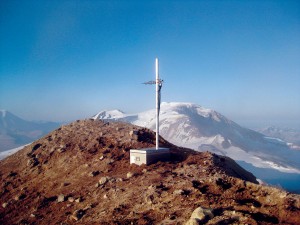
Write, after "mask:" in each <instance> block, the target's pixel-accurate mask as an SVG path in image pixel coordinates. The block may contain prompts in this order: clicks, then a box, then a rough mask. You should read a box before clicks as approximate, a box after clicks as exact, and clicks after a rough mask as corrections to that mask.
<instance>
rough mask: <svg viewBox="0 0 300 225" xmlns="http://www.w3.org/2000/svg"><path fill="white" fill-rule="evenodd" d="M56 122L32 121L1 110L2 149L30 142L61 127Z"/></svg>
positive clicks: (0, 145)
mask: <svg viewBox="0 0 300 225" xmlns="http://www.w3.org/2000/svg"><path fill="white" fill-rule="evenodd" d="M59 126H60V124H59V123H55V122H32V121H26V120H24V119H21V118H20V117H18V116H16V115H14V114H12V113H11V112H9V111H6V110H0V151H5V150H8V149H12V148H17V147H19V146H21V145H24V144H28V143H30V142H32V141H34V140H36V139H38V138H40V137H42V136H43V135H45V134H47V133H49V132H50V131H52V130H54V129H55V128H57V127H59Z"/></svg>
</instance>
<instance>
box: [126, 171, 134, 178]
mask: <svg viewBox="0 0 300 225" xmlns="http://www.w3.org/2000/svg"><path fill="white" fill-rule="evenodd" d="M133 175H134V174H133V173H131V172H128V173H127V174H126V177H127V178H131V177H133Z"/></svg>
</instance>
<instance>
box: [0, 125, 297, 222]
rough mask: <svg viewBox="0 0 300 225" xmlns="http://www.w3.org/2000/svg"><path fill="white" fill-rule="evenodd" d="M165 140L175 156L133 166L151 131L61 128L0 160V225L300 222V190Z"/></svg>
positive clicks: (149, 141) (150, 140)
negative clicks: (133, 152)
mask: <svg viewBox="0 0 300 225" xmlns="http://www.w3.org/2000/svg"><path fill="white" fill-rule="evenodd" d="M160 145H161V146H163V147H168V148H170V151H171V158H170V161H168V162H157V163H155V164H152V165H149V166H146V165H142V166H137V165H130V164H129V151H130V149H131V148H134V149H137V148H146V147H154V146H155V133H154V132H152V131H150V130H148V129H146V128H142V127H138V126H134V125H130V124H126V123H121V122H104V121H94V120H83V121H76V122H73V123H71V124H69V125H66V126H62V127H60V128H59V129H57V130H55V131H53V132H51V133H49V134H48V135H46V136H45V137H43V138H41V139H39V140H37V141H35V142H33V143H32V144H31V145H28V146H27V147H25V148H24V149H23V150H21V151H19V152H17V153H15V154H14V155H11V156H9V157H8V158H6V159H4V160H2V161H0V179H1V189H0V204H1V205H0V224H10V225H12V224H36V225H44V224H45V225H46V224H47V225H48V224H60V225H67V224H89V225H93V224H300V196H299V195H295V194H291V193H288V192H285V191H283V190H280V189H277V188H274V187H268V186H263V185H260V184H258V182H257V181H256V178H255V177H254V176H253V175H252V174H251V173H249V172H247V171H245V170H244V169H243V168H241V167H240V166H238V165H237V164H236V163H235V162H234V161H233V160H232V159H230V158H227V157H224V156H218V155H216V154H212V153H209V152H195V151H192V150H189V149H185V148H180V147H177V146H174V145H172V144H170V143H168V142H167V141H165V140H164V139H161V141H160Z"/></svg>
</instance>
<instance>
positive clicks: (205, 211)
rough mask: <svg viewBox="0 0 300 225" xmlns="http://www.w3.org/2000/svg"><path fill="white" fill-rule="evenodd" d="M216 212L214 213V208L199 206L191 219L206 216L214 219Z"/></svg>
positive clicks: (199, 218)
mask: <svg viewBox="0 0 300 225" xmlns="http://www.w3.org/2000/svg"><path fill="white" fill-rule="evenodd" d="M213 217H214V214H213V213H212V209H209V208H202V207H198V208H196V209H195V210H194V212H193V213H192V215H191V219H197V220H200V221H201V220H204V219H205V218H210V219H212V218H213Z"/></svg>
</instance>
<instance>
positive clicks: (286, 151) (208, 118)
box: [93, 102, 300, 173]
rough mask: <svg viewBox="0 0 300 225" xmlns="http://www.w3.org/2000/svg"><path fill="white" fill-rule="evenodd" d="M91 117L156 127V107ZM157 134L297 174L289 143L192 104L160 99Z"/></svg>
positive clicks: (296, 153) (299, 153) (299, 170)
mask: <svg viewBox="0 0 300 225" xmlns="http://www.w3.org/2000/svg"><path fill="white" fill-rule="evenodd" d="M93 118H94V119H104V120H119V121H125V122H130V123H132V124H135V125H138V126H143V127H147V128H150V129H152V130H155V109H152V110H148V111H146V112H141V113H137V114H125V113H123V112H122V111H120V110H112V111H102V112H100V113H98V114H96V115H95V116H93ZM160 134H161V135H162V136H163V137H164V138H165V139H166V140H168V141H170V142H172V143H174V144H176V145H179V146H183V147H187V148H192V149H195V150H198V151H206V150H208V151H211V152H215V153H217V154H221V155H225V156H229V157H231V158H233V159H235V160H239V161H245V162H247V163H250V164H252V165H254V166H256V167H260V168H272V169H276V170H279V171H281V172H288V173H300V161H299V158H300V151H296V150H293V149H292V148H290V146H289V145H288V143H286V142H284V141H281V140H277V139H274V138H270V137H267V136H266V135H264V134H261V133H258V132H256V131H253V130H250V129H247V128H243V127H241V126H239V125H238V124H237V123H235V122H233V121H231V120H229V119H227V118H226V117H224V116H223V115H221V114H220V113H218V112H216V111H214V110H211V109H206V108H203V107H201V106H199V105H196V104H193V103H178V102H171V103H166V102H163V103H162V104H161V113H160Z"/></svg>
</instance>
